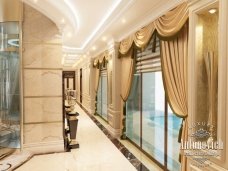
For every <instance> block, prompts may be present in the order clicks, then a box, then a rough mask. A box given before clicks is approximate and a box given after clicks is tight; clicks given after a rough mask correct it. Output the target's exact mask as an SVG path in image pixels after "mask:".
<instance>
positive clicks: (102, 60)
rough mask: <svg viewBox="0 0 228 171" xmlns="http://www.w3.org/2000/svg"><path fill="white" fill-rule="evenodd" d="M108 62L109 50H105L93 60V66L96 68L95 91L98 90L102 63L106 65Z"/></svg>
mask: <svg viewBox="0 0 228 171" xmlns="http://www.w3.org/2000/svg"><path fill="white" fill-rule="evenodd" d="M107 62H108V52H107V51H105V52H104V53H102V54H101V55H99V56H98V57H96V58H95V59H94V61H93V67H94V68H95V86H94V87H95V92H97V90H98V85H99V78H100V69H101V67H102V65H105V64H106V63H107Z"/></svg>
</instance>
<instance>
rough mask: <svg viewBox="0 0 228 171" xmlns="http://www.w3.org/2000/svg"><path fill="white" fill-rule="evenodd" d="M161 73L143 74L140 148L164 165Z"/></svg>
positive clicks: (163, 95)
mask: <svg viewBox="0 0 228 171" xmlns="http://www.w3.org/2000/svg"><path fill="white" fill-rule="evenodd" d="M164 97H165V93H164V89H163V82H162V74H161V72H151V73H143V78H142V102H143V103H142V148H143V150H145V151H146V152H147V153H148V154H150V155H151V156H152V157H153V158H155V159H156V160H157V161H159V162H160V163H161V164H164V117H165V115H164V102H165V99H164Z"/></svg>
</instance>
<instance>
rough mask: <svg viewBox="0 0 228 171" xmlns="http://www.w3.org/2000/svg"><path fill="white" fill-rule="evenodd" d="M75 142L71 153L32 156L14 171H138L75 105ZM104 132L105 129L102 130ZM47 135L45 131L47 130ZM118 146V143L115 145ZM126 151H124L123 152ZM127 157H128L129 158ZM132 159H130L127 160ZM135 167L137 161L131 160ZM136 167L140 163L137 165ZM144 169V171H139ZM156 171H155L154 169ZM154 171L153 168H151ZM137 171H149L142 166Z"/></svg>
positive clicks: (154, 168)
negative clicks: (75, 144) (76, 143)
mask: <svg viewBox="0 0 228 171" xmlns="http://www.w3.org/2000/svg"><path fill="white" fill-rule="evenodd" d="M75 111H77V112H78V113H79V114H80V115H79V116H78V119H79V123H78V130H77V141H78V142H79V145H80V148H78V149H73V150H71V152H65V153H64V152H60V153H53V154H44V155H35V156H33V157H32V158H31V159H30V160H29V161H27V162H26V163H25V164H23V165H22V166H20V167H18V168H17V169H16V171H31V170H33V171H44V170H45V171H134V170H137V169H136V168H135V167H134V166H133V165H132V164H131V163H130V162H129V161H128V159H127V158H126V157H125V156H124V155H123V154H122V153H121V152H120V151H119V150H118V149H117V147H116V146H115V145H114V144H113V143H112V142H111V141H110V140H109V138H108V137H107V136H106V135H105V134H104V133H103V132H102V131H101V130H100V129H99V127H98V126H97V125H96V124H95V123H94V122H93V121H92V120H91V118H90V117H89V116H88V115H87V114H86V113H85V111H84V110H82V109H81V108H80V107H79V106H78V105H75ZM103 129H105V128H103ZM47 131H48V130H47ZM116 142H117V141H116ZM125 151H126V150H125ZM128 157H129V155H128ZM130 157H131V156H130ZM133 160H134V161H133V162H134V163H135V165H137V161H138V160H137V159H133ZM138 163H140V162H139V161H138ZM142 168H143V169H142ZM157 168H158V167H157ZM152 169H153V170H154V171H156V170H159V169H156V166H154V167H153V168H152ZM138 170H142V171H143V170H148V169H147V168H145V167H144V166H143V167H142V166H141V168H140V167H139V168H138Z"/></svg>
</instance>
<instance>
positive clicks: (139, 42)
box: [119, 2, 188, 55]
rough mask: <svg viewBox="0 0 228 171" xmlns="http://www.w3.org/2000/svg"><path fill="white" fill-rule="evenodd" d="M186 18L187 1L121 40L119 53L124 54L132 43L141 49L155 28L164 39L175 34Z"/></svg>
mask: <svg viewBox="0 0 228 171" xmlns="http://www.w3.org/2000/svg"><path fill="white" fill-rule="evenodd" d="M187 19H188V4H187V2H184V3H182V4H180V5H179V6H177V7H176V8H174V9H172V10H171V11H169V12H167V13H166V14H165V15H163V16H161V17H160V18H158V19H156V20H155V21H153V22H152V23H150V24H148V25H147V26H145V27H143V28H141V29H140V30H139V31H137V32H136V33H134V34H133V35H130V36H129V37H127V38H126V39H124V40H123V41H121V42H120V48H119V52H120V54H121V55H126V54H127V53H128V52H129V50H130V49H131V47H132V46H133V44H135V45H136V46H137V47H138V48H141V49H143V48H144V47H145V46H146V45H147V43H148V42H149V40H150V38H151V36H152V34H153V33H154V31H155V30H156V31H157V32H158V35H159V36H160V37H162V38H165V39H166V38H169V37H173V36H175V35H176V34H177V33H178V32H179V31H180V30H181V28H182V27H183V25H184V24H185V23H186V21H187Z"/></svg>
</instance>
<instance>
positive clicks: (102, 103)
mask: <svg viewBox="0 0 228 171" xmlns="http://www.w3.org/2000/svg"><path fill="white" fill-rule="evenodd" d="M107 107H108V103H107V72H106V70H104V71H101V75H100V78H99V85H98V91H97V114H98V115H100V116H101V117H102V118H103V119H105V120H107V117H108V110H107Z"/></svg>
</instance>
